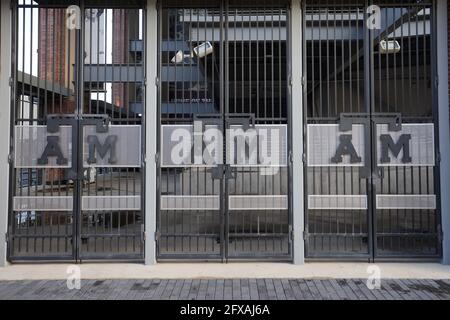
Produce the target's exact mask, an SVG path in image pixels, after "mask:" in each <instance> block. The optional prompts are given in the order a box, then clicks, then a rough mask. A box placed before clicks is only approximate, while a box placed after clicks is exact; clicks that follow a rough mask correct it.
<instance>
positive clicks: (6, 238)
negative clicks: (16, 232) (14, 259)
mask: <svg viewBox="0 0 450 320" xmlns="http://www.w3.org/2000/svg"><path fill="white" fill-rule="evenodd" d="M5 242H7V243H9V233H8V232H7V233H5Z"/></svg>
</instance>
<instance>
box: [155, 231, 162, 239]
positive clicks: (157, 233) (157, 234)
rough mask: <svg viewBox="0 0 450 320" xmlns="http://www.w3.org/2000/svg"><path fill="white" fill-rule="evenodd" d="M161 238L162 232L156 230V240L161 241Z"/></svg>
mask: <svg viewBox="0 0 450 320" xmlns="http://www.w3.org/2000/svg"><path fill="white" fill-rule="evenodd" d="M159 238H161V232H159V231H156V232H155V241H159Z"/></svg>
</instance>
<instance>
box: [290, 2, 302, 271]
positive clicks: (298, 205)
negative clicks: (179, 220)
mask: <svg viewBox="0 0 450 320" xmlns="http://www.w3.org/2000/svg"><path fill="white" fill-rule="evenodd" d="M301 11H302V6H301V1H300V0H292V2H291V30H294V32H291V39H290V41H291V52H292V55H293V59H292V61H291V79H292V83H291V97H292V98H291V99H292V104H291V106H292V163H291V166H292V219H293V221H292V223H293V232H294V239H293V256H294V264H303V263H304V261H305V252H304V248H305V244H304V240H303V232H304V212H305V211H304V197H303V192H304V190H303V160H302V158H303V116H302V115H303V112H302V108H303V84H302V77H303V65H302V63H303V59H302V57H299V56H298V55H297V54H300V55H301V53H302V52H303V50H302V43H303V39H302V36H303V35H302V33H301V32H298V30H302V29H303V24H302V17H303V15H302V12H301ZM295 30H297V31H295ZM294 57H295V58H294Z"/></svg>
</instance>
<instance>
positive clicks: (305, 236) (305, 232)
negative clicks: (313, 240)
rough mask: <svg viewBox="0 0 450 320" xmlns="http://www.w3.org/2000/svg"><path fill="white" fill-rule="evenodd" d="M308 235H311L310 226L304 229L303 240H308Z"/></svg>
mask: <svg viewBox="0 0 450 320" xmlns="http://www.w3.org/2000/svg"><path fill="white" fill-rule="evenodd" d="M308 237H309V232H308V228H305V230H304V231H303V240H304V241H305V242H306V241H308Z"/></svg>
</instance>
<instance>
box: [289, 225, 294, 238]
mask: <svg viewBox="0 0 450 320" xmlns="http://www.w3.org/2000/svg"><path fill="white" fill-rule="evenodd" d="M289 238H290V239H291V240H292V241H294V228H292V226H289Z"/></svg>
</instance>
